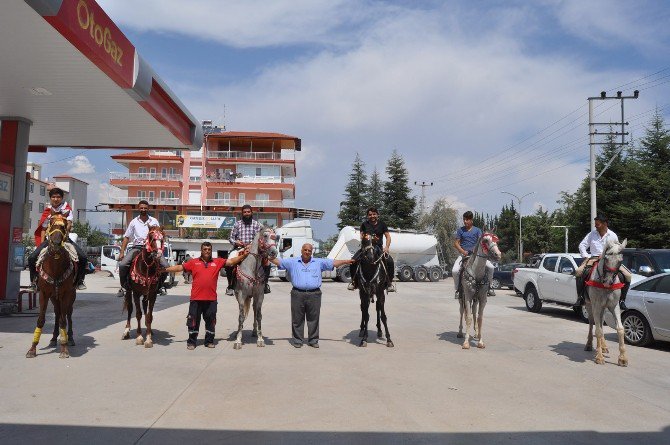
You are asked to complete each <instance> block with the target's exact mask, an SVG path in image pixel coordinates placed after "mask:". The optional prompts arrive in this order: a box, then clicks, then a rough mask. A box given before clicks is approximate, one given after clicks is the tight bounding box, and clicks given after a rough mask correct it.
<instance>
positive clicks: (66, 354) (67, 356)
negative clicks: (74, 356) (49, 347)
mask: <svg viewBox="0 0 670 445" xmlns="http://www.w3.org/2000/svg"><path fill="white" fill-rule="evenodd" d="M58 358H70V354H68V353H67V352H61V353H60V355H59V356H58Z"/></svg>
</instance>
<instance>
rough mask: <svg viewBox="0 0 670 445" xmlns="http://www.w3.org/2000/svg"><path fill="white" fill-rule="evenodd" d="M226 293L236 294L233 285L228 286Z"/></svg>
mask: <svg viewBox="0 0 670 445" xmlns="http://www.w3.org/2000/svg"><path fill="white" fill-rule="evenodd" d="M226 295H231V296H232V295H235V291H234V290H233V288H232V287H228V288H226Z"/></svg>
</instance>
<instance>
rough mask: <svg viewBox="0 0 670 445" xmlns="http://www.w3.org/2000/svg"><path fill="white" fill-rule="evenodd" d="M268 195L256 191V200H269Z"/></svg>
mask: <svg viewBox="0 0 670 445" xmlns="http://www.w3.org/2000/svg"><path fill="white" fill-rule="evenodd" d="M269 200H270V195H268V194H267V193H256V201H269Z"/></svg>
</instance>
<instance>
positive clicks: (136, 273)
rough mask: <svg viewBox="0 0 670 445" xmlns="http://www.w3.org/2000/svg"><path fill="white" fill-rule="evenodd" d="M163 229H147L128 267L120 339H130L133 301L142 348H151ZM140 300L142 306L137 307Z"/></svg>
mask: <svg viewBox="0 0 670 445" xmlns="http://www.w3.org/2000/svg"><path fill="white" fill-rule="evenodd" d="M163 237H164V234H163V230H162V229H161V228H160V227H158V226H152V227H150V228H149V234H148V235H147V239H146V241H145V243H144V247H142V250H140V253H138V254H137V256H135V258H134V259H133V262H132V264H131V266H130V289H129V290H128V292H126V295H125V298H124V301H123V310H127V311H128V319H127V320H126V328H125V330H124V331H123V336H122V337H121V339H122V340H127V339H129V338H130V317H132V315H133V302H134V303H135V314H136V315H135V318H137V337H136V339H135V344H136V345H138V346H139V345H142V344H143V345H144V347H145V348H151V347H153V345H154V343H153V338H152V332H151V323H152V321H153V319H154V317H153V312H154V304H155V303H156V294H157V293H158V281H159V277H160V274H161V272H160V263H159V258H160V256H161V255H163ZM140 297H142V303H141V304H140ZM142 311H144V316H145V325H146V339H145V338H143V337H142V324H141V322H142Z"/></svg>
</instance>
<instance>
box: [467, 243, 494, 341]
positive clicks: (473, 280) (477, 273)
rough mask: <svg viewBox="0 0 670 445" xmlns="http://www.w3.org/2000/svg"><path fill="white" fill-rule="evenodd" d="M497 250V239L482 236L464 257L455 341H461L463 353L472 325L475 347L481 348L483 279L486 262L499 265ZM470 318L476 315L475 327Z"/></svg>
mask: <svg viewBox="0 0 670 445" xmlns="http://www.w3.org/2000/svg"><path fill="white" fill-rule="evenodd" d="M500 257H501V254H500V249H498V237H497V236H496V235H495V234H493V233H490V232H486V233H484V235H482V236H481V237H480V238H479V240H478V241H477V244H476V245H475V249H474V251H473V252H472V255H470V256H469V257H468V260H467V262H466V264H465V269H464V271H463V277H462V279H461V287H462V288H463V293H462V294H461V298H460V306H461V320H460V325H459V328H458V337H459V338H460V337H464V340H463V349H470V326H471V325H473V324H475V326H474V330H475V338H477V339H478V342H477V347H478V348H484V347H485V345H484V339H483V338H482V320H483V315H484V307H485V306H486V300H487V292H488V290H489V282H488V281H487V279H486V277H487V276H486V261H487V260H489V259H492V260H494V261H500ZM474 314H477V320H476V323H475V320H474ZM463 318H465V332H463Z"/></svg>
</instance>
